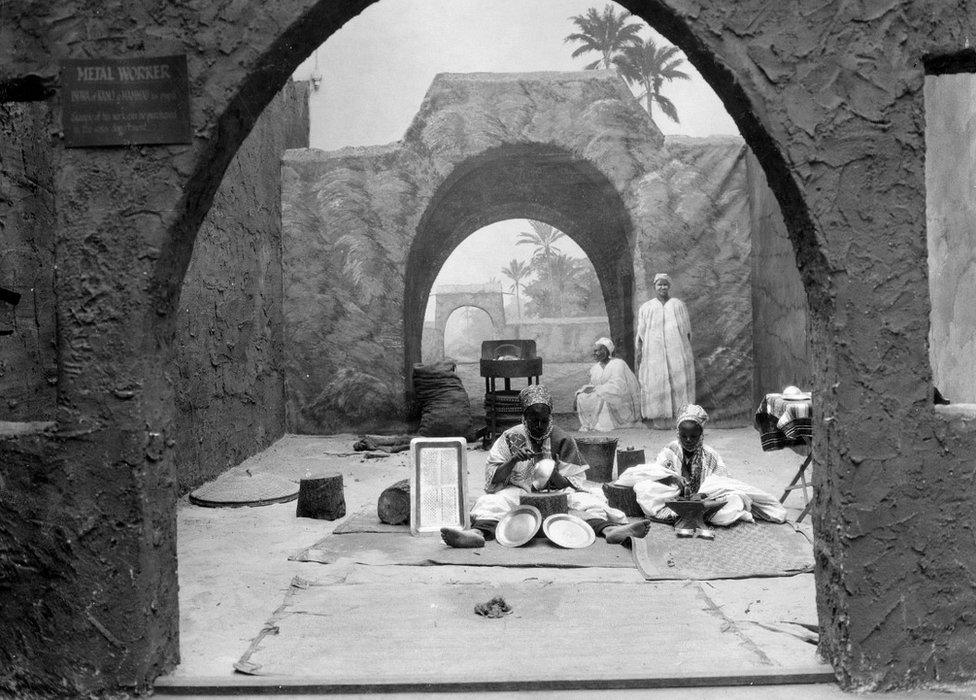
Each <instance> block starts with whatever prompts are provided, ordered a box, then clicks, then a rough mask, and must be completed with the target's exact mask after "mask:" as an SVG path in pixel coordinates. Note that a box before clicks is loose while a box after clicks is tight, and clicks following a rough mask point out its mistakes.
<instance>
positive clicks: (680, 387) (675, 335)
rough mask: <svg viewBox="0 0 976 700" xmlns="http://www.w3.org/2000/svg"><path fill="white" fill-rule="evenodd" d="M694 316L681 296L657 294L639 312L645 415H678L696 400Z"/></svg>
mask: <svg viewBox="0 0 976 700" xmlns="http://www.w3.org/2000/svg"><path fill="white" fill-rule="evenodd" d="M690 336H691V318H690V317H689V316H688V309H687V307H685V305H684V303H683V302H682V301H681V300H680V299H674V298H671V299H668V301H667V302H666V303H661V300H660V299H658V298H657V297H655V298H653V299H651V300H650V301H648V302H645V303H644V304H642V305H641V307H640V309H639V310H638V312H637V334H636V340H638V341H640V342H642V343H643V349H642V353H641V358H640V359H641V363H640V369H639V370H638V379H639V380H640V386H641V413H642V415H643V416H644V418H675V417H677V415H678V412H679V411H681V409H682V408H684V407H685V406H687V405H688V404H690V403H694V402H695V358H694V356H693V355H692V352H691V338H690Z"/></svg>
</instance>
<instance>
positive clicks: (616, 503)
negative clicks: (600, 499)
mask: <svg viewBox="0 0 976 700" xmlns="http://www.w3.org/2000/svg"><path fill="white" fill-rule="evenodd" d="M617 454H620V453H619V452H618V453H617ZM603 495H605V496H606V497H607V503H609V504H610V507H611V508H616V509H617V510H622V511H623V512H624V515H627V516H629V517H637V518H643V517H644V510H643V509H642V508H641V507H640V504H639V503H638V502H637V495H636V494H635V493H634V487H633V486H618V485H617V484H604V485H603Z"/></svg>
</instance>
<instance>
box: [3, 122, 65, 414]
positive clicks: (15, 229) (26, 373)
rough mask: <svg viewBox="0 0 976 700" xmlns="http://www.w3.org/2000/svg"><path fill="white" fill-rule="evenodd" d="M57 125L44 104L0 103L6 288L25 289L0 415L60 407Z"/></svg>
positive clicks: (9, 348) (8, 340)
mask: <svg viewBox="0 0 976 700" xmlns="http://www.w3.org/2000/svg"><path fill="white" fill-rule="evenodd" d="M52 130H53V126H52V117H51V109H50V106H49V105H47V104H46V103H20V104H18V103H5V104H0V287H4V288H6V289H9V290H12V291H14V292H17V293H18V294H20V302H19V303H18V304H17V306H16V308H15V309H14V314H13V319H12V324H11V325H12V330H13V333H11V334H10V335H0V420H8V421H36V420H53V418H54V413H55V402H56V399H57V381H58V353H57V342H58V339H57V320H56V310H55V304H54V302H55V297H54V239H55V235H54V232H55V209H54V171H55V160H54V156H55V152H54V151H53V150H52V149H51V147H50V134H51V132H52ZM0 303H2V302H0Z"/></svg>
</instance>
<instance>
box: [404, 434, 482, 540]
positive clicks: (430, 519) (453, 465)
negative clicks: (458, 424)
mask: <svg viewBox="0 0 976 700" xmlns="http://www.w3.org/2000/svg"><path fill="white" fill-rule="evenodd" d="M410 458H411V459H410V461H411V466H412V469H411V471H410V532H411V533H412V534H414V535H417V534H421V533H426V532H439V531H440V529H441V528H442V527H464V528H466V527H468V525H469V524H470V518H469V515H468V507H467V490H468V489H467V478H468V464H467V442H466V441H465V439H464V438H459V437H458V438H453V437H450V438H414V439H413V440H411V441H410Z"/></svg>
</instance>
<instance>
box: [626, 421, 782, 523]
mask: <svg viewBox="0 0 976 700" xmlns="http://www.w3.org/2000/svg"><path fill="white" fill-rule="evenodd" d="M707 421H708V414H707V413H706V412H705V409H703V408H702V407H701V406H696V405H689V406H685V408H684V410H682V411H681V413H680V415H679V416H678V418H677V421H676V427H677V433H678V439H677V440H675V441H673V442H671V443H670V444H668V445H667V447H665V448H664V449H662V450H661V452H660V453H658V456H657V459H656V460H655V461H654V462H653V463H651V464H640V465H637V466H634V467H631V468H630V469H627V470H626V471H625V472H624V473H623V474H621V475H620V476H619V477H618V478H617V480H616V481H615V482H614V483H616V484H617V485H618V486H632V487H633V489H634V495H635V496H636V497H637V503H638V504H639V505H640V507H641V509H642V510H643V511H644V513H645V514H647V515H648V516H649V517H651V518H653V519H655V520H659V521H664V522H673V521H674V520H675V519H676V518H677V514H676V513H675V512H674V511H673V510H671V509H670V508H668V506H667V505H665V504H666V503H667V501H670V500H673V499H676V498H678V497H687V496H693V495H696V494H700V495H701V496H702V497H703V498H708V499H714V500H717V501H721V502H722V503H723V505H722V507H721V508H719V509H718V510H716V511H714V512H712V513H711V514H710V515H709V516H708V521H709V522H710V523H712V524H713V525H731V524H733V523H735V522H737V521H739V520H742V521H744V522H750V523H751V522H755V519H754V517H753V516H757V517H759V518H761V519H763V520H769V521H771V522H774V523H782V522H785V521H786V509H785V508H783V506H782V505H781V504H780V502H779V501H778V500H777V499H776V497H775V496H773V495H771V494H769V493H766V492H765V491H762V490H761V489H757V488H755V487H754V486H750V485H749V484H746V483H744V482H742V481H738V480H737V479H733V478H732V477H731V476H730V475H729V469H728V467H726V466H725V462H724V461H723V460H722V457H721V455H720V454H719V453H718V452H717V451H715V450H714V449H712V448H711V447H709V446H708V445H706V444H705V423H706V422H707ZM679 534H684V535H686V536H690V535H688V534H687V533H679ZM691 534H695V533H691ZM698 535H699V536H700V537H706V538H711V537H714V534H713V533H712V532H710V531H709V530H707V529H706V530H704V531H703V532H700V533H698Z"/></svg>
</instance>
